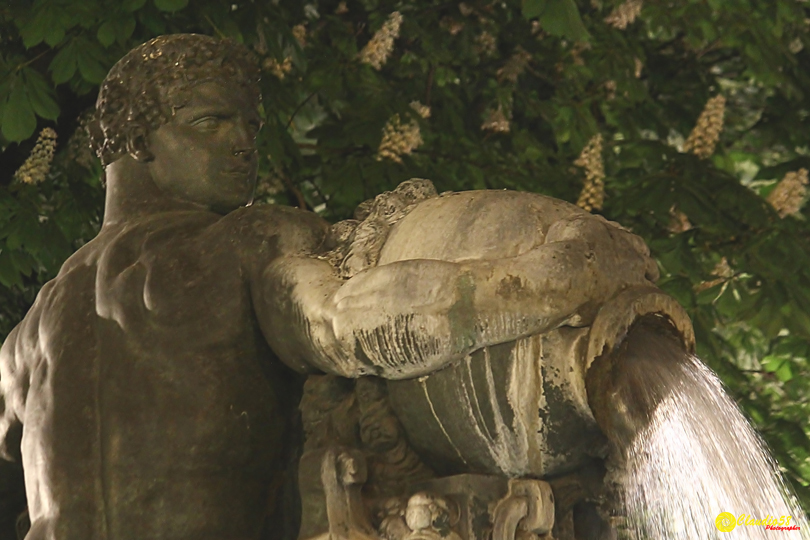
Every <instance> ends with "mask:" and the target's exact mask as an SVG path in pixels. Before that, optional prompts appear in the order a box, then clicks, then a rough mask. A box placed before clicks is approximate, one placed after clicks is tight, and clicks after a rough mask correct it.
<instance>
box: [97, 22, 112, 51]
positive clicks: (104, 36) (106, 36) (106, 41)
mask: <svg viewBox="0 0 810 540" xmlns="http://www.w3.org/2000/svg"><path fill="white" fill-rule="evenodd" d="M115 26H116V25H115V23H114V22H113V21H105V22H104V23H103V24H102V25H101V26H99V27H98V32H96V37H97V38H98V41H99V43H101V44H102V45H104V46H105V47H109V46H110V45H112V44H113V43H115Z"/></svg>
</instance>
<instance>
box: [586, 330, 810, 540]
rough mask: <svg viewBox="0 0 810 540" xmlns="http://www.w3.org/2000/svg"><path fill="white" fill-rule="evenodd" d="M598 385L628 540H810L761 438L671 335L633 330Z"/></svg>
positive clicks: (601, 369)
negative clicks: (614, 453)
mask: <svg viewBox="0 0 810 540" xmlns="http://www.w3.org/2000/svg"><path fill="white" fill-rule="evenodd" d="M589 377H590V375H589ZM595 385H596V386H598V387H599V388H600V389H601V390H602V392H603V393H602V394H601V396H602V397H601V399H600V398H597V399H596V400H595V403H594V405H595V406H596V407H598V409H601V410H595V412H596V416H597V420H599V421H600V424H601V425H602V427H603V429H604V430H605V432H606V433H607V435H608V436H609V438H611V440H612V442H613V444H614V447H615V448H616V449H617V452H618V455H620V456H621V460H623V466H622V467H621V468H620V469H619V473H618V474H617V479H616V480H617V481H618V483H619V484H620V486H621V487H620V489H621V491H622V492H623V493H624V512H625V515H626V524H627V531H626V533H627V535H628V536H629V537H630V538H631V539H632V540H709V539H728V540H737V539H740V540H743V539H745V540H759V539H765V538H769V539H774V538H784V539H800V538H801V539H804V538H810V527H808V522H807V519H806V517H805V515H804V512H803V511H802V510H801V508H800V506H799V505H798V503H797V501H796V499H795V497H794V496H793V495H792V494H791V492H790V490H789V489H788V487H787V486H786V485H785V482H784V480H783V479H782V477H781V475H780V473H779V471H778V469H777V466H776V463H775V462H774V460H773V458H771V456H770V454H769V453H768V451H767V449H766V448H765V446H764V444H763V442H762V441H761V439H760V438H759V436H758V435H757V434H756V432H755V431H754V430H753V429H752V428H751V426H750V425H749V424H748V422H747V421H746V419H745V417H744V416H743V414H742V413H741V412H740V410H739V409H738V407H737V405H736V404H735V403H734V401H732V400H731V399H730V398H729V396H728V395H727V394H726V393H725V391H724V390H723V387H722V384H721V383H720V381H719V380H718V378H717V376H716V375H715V374H714V373H712V371H711V370H709V369H708V368H707V367H706V366H705V365H703V363H701V362H700V360H699V359H697V358H696V357H694V356H692V355H689V354H687V353H685V352H683V349H682V347H681V346H680V343H679V342H678V341H677V340H676V338H675V337H674V336H671V335H670V334H669V333H668V332H666V331H662V330H661V329H660V327H656V325H637V326H636V327H635V328H634V329H633V330H631V332H630V334H629V335H628V338H627V339H626V340H625V343H624V344H623V345H622V347H621V348H620V350H619V352H618V354H616V355H614V356H613V358H611V359H610V360H609V361H606V362H604V363H603V365H601V366H597V371H596V374H595V375H594V377H593V378H592V379H591V380H589V389H591V388H594V386H595ZM768 525H771V526H772V527H777V528H778V527H785V528H787V529H788V530H779V529H776V530H772V529H769V528H768ZM795 527H798V530H797V529H795Z"/></svg>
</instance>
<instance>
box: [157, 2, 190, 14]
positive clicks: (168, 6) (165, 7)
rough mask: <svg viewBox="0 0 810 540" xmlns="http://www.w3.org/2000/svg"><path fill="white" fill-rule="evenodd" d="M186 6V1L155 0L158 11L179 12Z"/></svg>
mask: <svg viewBox="0 0 810 540" xmlns="http://www.w3.org/2000/svg"><path fill="white" fill-rule="evenodd" d="M187 5H188V0H155V7H156V8H158V9H159V10H160V11H169V12H175V11H180V10H181V9H183V8H184V7H186V6H187Z"/></svg>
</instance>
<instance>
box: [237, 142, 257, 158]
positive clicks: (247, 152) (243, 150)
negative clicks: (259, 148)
mask: <svg viewBox="0 0 810 540" xmlns="http://www.w3.org/2000/svg"><path fill="white" fill-rule="evenodd" d="M231 152H232V153H233V155H234V156H236V157H241V158H245V159H247V158H251V157H253V154H255V153H256V147H255V146H252V145H251V146H246V147H238V146H234V147H233V148H232V149H231Z"/></svg>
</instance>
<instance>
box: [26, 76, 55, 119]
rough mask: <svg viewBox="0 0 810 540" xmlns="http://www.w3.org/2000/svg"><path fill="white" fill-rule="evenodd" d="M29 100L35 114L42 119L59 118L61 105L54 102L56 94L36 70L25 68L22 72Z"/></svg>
mask: <svg viewBox="0 0 810 540" xmlns="http://www.w3.org/2000/svg"><path fill="white" fill-rule="evenodd" d="M22 75H23V79H24V80H25V83H26V85H25V87H26V90H27V92H28V100H29V101H30V102H31V107H32V108H33V109H34V112H35V113H37V115H39V116H40V117H42V118H45V119H48V120H56V119H57V118H58V117H59V105H57V104H56V101H54V97H55V96H54V92H53V88H51V87H50V86H49V85H48V83H47V82H45V78H44V77H43V76H42V75H41V74H40V73H39V72H38V71H36V70H34V69H31V68H25V69H24V70H23V72H22Z"/></svg>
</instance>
